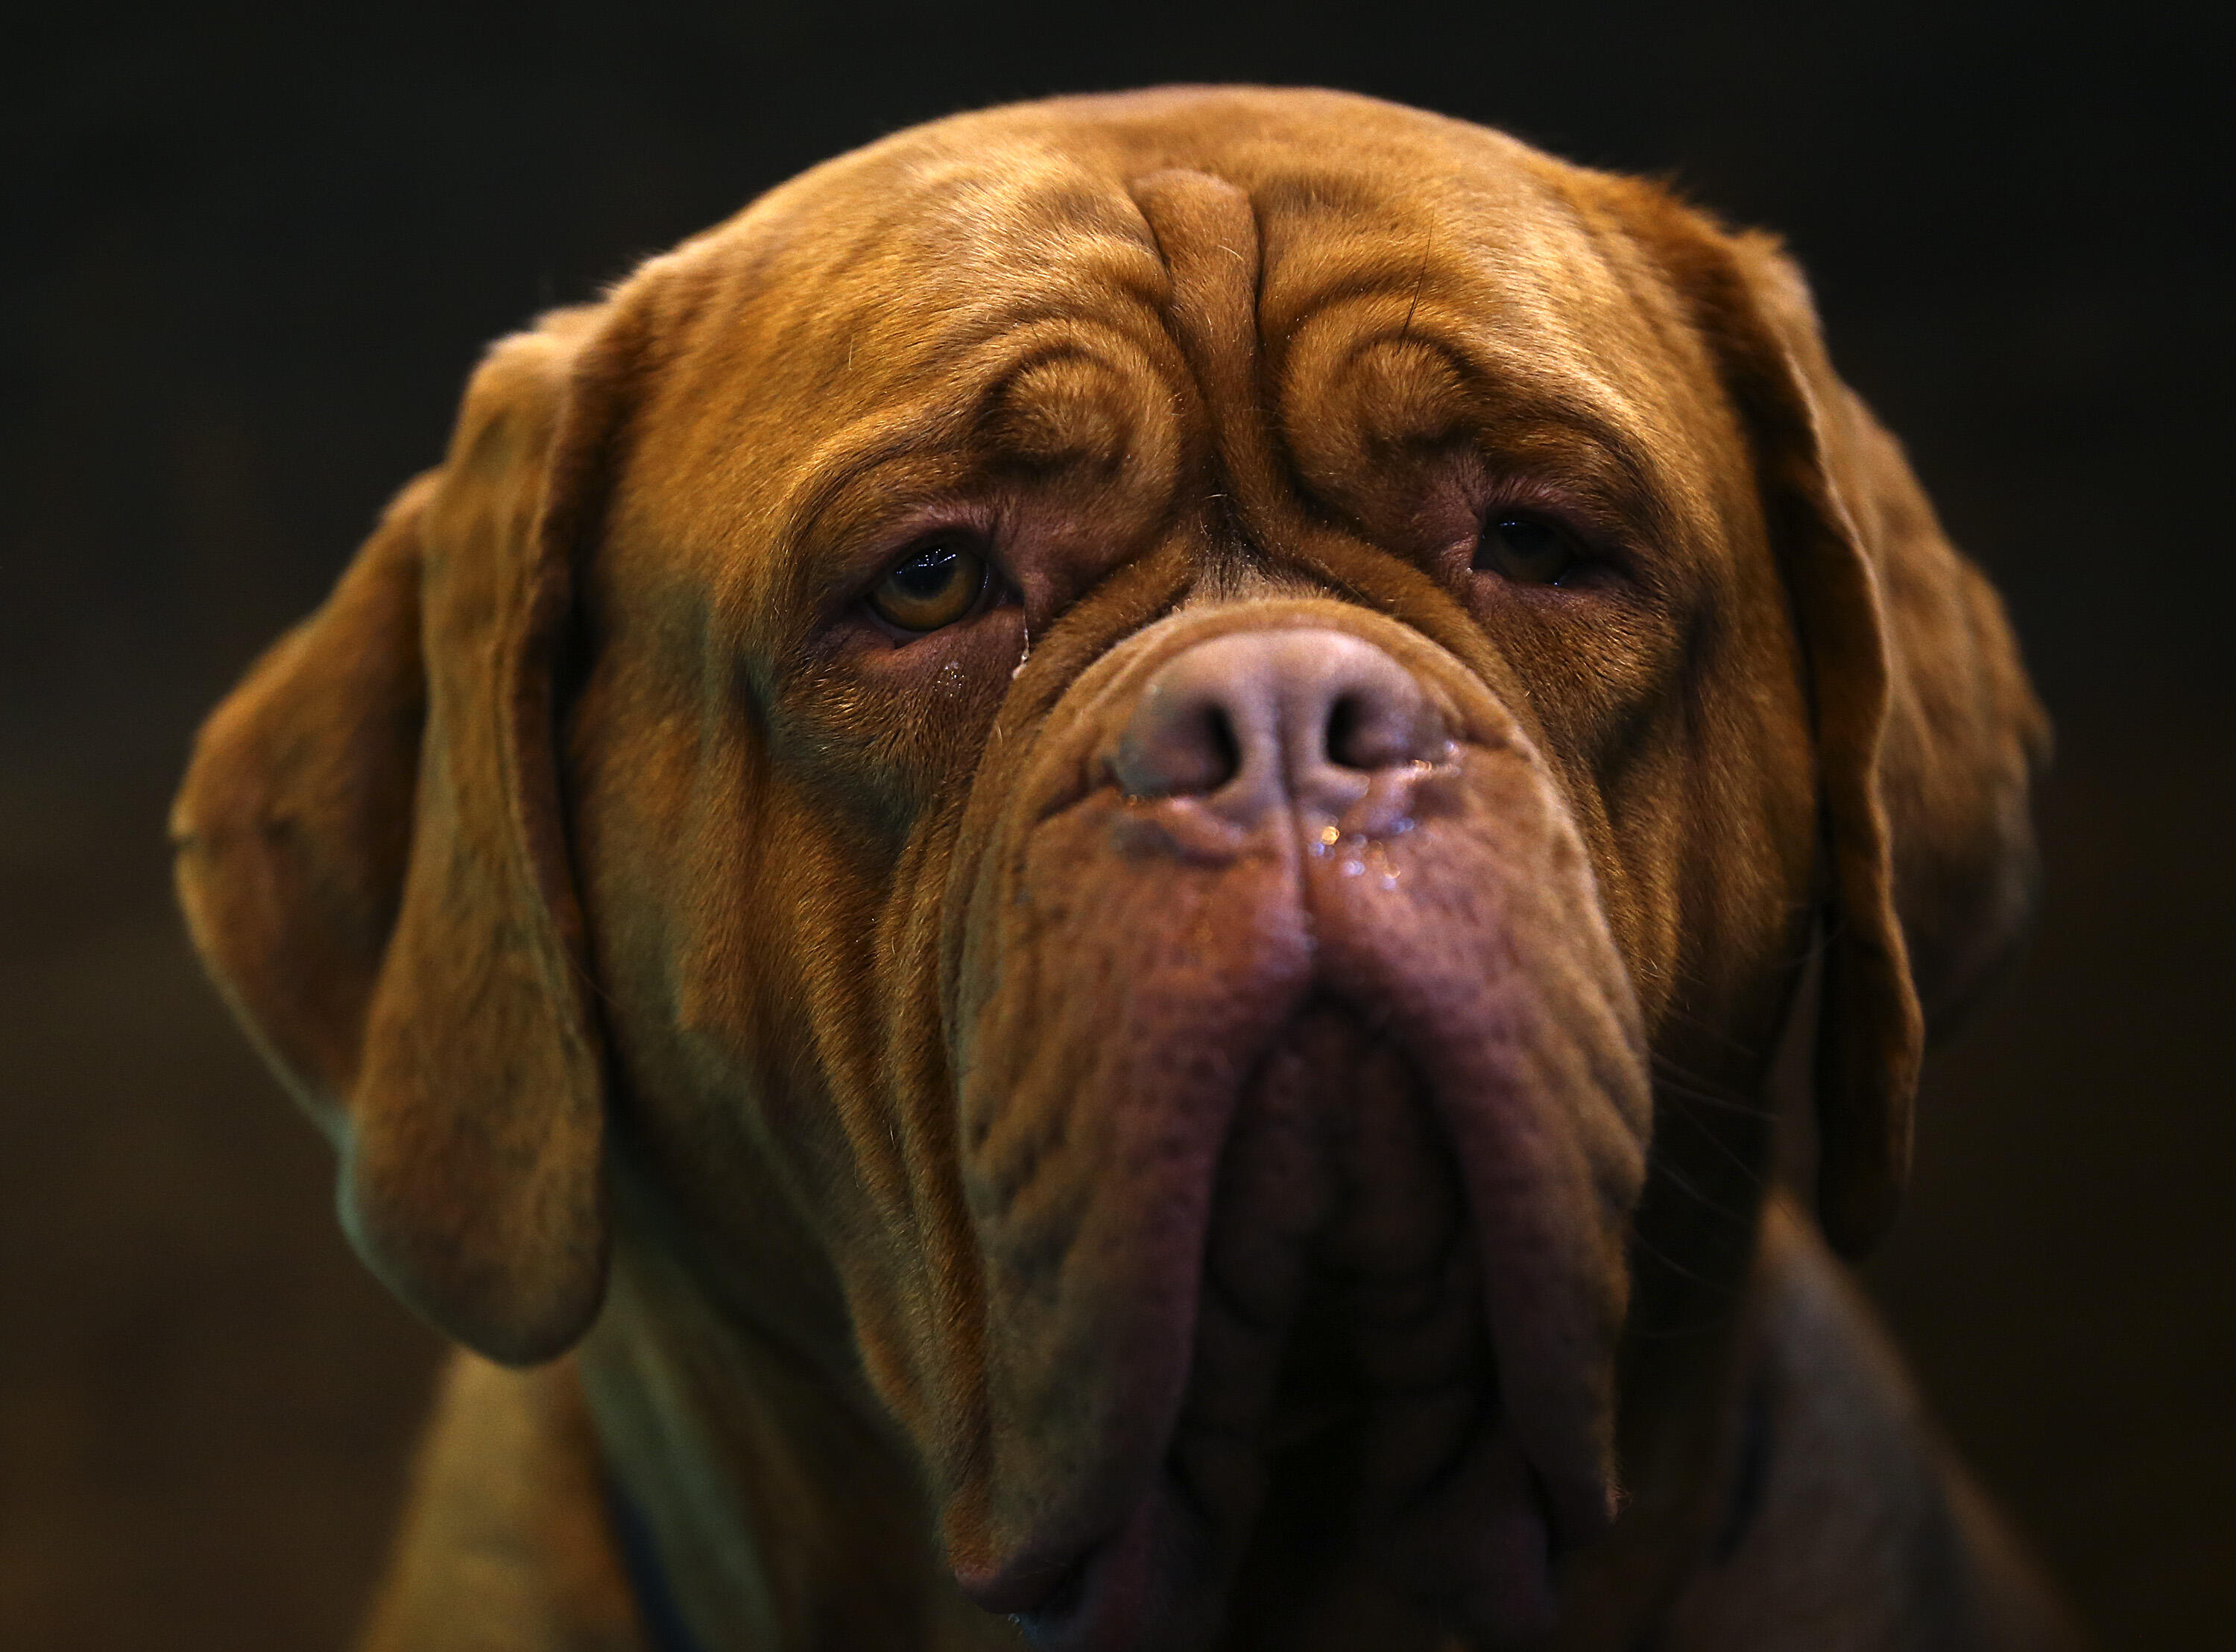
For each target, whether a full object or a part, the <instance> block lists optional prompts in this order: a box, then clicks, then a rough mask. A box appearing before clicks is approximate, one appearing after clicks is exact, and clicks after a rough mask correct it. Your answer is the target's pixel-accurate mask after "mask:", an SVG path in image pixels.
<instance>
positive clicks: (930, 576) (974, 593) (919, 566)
mask: <svg viewBox="0 0 2236 1652" xmlns="http://www.w3.org/2000/svg"><path fill="white" fill-rule="evenodd" d="M985 588H986V559H985V558H984V557H983V556H981V555H979V554H977V552H976V551H972V550H970V549H968V548H966V547H963V546H961V545H956V544H951V543H949V542H947V541H937V542H935V543H933V544H931V545H925V546H921V547H918V548H917V549H916V550H915V551H912V552H911V553H910V554H909V556H908V557H907V559H906V560H905V561H902V562H901V563H900V564H899V565H898V567H895V568H894V569H893V571H892V572H891V573H890V574H886V575H885V579H884V580H882V581H881V582H880V583H879V584H878V588H877V589H876V590H874V591H872V592H871V593H870V607H871V611H872V612H873V613H876V614H877V616H878V618H879V619H880V620H884V621H885V623H886V624H887V625H891V626H899V627H900V628H901V629H902V630H903V631H937V630H938V629H939V628H940V627H941V626H951V625H953V624H954V623H955V622H956V621H957V620H960V619H962V618H963V616H964V615H965V614H967V613H970V610H971V608H972V607H973V606H975V605H976V604H977V600H978V594H979V593H980V592H982V591H983V590H984V589H985Z"/></svg>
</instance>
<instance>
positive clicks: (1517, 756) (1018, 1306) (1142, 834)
mask: <svg viewBox="0 0 2236 1652" xmlns="http://www.w3.org/2000/svg"><path fill="white" fill-rule="evenodd" d="M1330 620H1332V621H1334V622H1333V623H1330V622H1329V621H1330ZM1315 621H1318V623H1314V622H1315ZM987 842H988V843H989V844H990V847H989V848H988V849H986V850H985V853H986V854H987V855H988V856H989V857H990V858H989V860H988V861H987V862H985V863H984V864H983V866H982V867H981V868H980V869H979V870H978V875H977V878H976V879H975V881H974V884H973V889H974V894H973V897H972V899H971V901H970V905H969V908H968V909H967V913H966V917H967V921H968V922H969V924H970V934H969V938H968V941H967V944H966V945H965V947H964V949H963V967H962V969H961V972H960V976H959V979H958V982H957V1001H956V1006H955V1014H956V1019H955V1025H956V1026H957V1033H958V1037H957V1046H958V1048H957V1061H958V1067H957V1070H958V1072H961V1073H962V1074H963V1085H962V1095H961V1114H960V1125H961V1134H960V1144H961V1151H962V1154H963V1174H964V1189H965V1193H966V1196H967V1197H968V1200H969V1204H970V1216H971V1220H972V1223H973V1224H974V1229H975V1231H976V1234H977V1243H978V1247H979V1253H980V1258H981V1262H982V1266H983V1277H984V1282H985V1288H986V1294H987V1301H988V1320H989V1322H988V1325H987V1328H986V1342H985V1349H984V1355H985V1357H984V1366H985V1384H986V1396H987V1401H986V1402H987V1406H988V1410H989V1416H988V1426H987V1429H986V1434H985V1439H986V1442H987V1444H986V1446H985V1448H984V1452H983V1457H982V1459H979V1461H978V1462H977V1464H976V1465H974V1466H973V1467H972V1468H971V1469H970V1470H967V1471H965V1472H963V1473H962V1474H961V1475H959V1476H957V1481H958V1489H957V1493H956V1494H955V1496H954V1497H952V1498H950V1505H949V1518H948V1522H947V1528H948V1538H949V1545H950V1556H951V1557H952V1558H953V1560H954V1562H955V1564H956V1566H957V1575H958V1577H959V1578H960V1579H961V1580H962V1581H963V1584H964V1587H965V1588H966V1589H967V1590H969V1591H970V1593H971V1594H972V1596H974V1598H976V1599H977V1600H978V1601H979V1602H980V1603H982V1604H983V1605H985V1606H987V1607H989V1608H990V1609H996V1610H1002V1611H1008V1612H1011V1613H1015V1614H1018V1615H1019V1616H1021V1619H1022V1621H1023V1622H1024V1623H1025V1624H1026V1626H1027V1628H1028V1629H1029V1630H1030V1631H1031V1632H1032V1634H1033V1635H1034V1636H1035V1638H1036V1641H1037V1642H1039V1643H1041V1644H1044V1645H1048V1646H1051V1647H1062V1648H1064V1649H1067V1652H1073V1649H1090V1648H1091V1649H1098V1652H1099V1649H1120V1648H1135V1647H1140V1648H1148V1647H1157V1648H1167V1647H1184V1646H1193V1645H1198V1644H1201V1643H1203V1642H1207V1640H1208V1639H1209V1638H1210V1637H1211V1636H1213V1635H1215V1634H1216V1632H1217V1629H1218V1624H1219V1622H1220V1613H1221V1610H1222V1608H1223V1603H1224V1602H1225V1600H1226V1598H1227V1595H1228V1593H1229V1591H1230V1590H1231V1589H1233V1587H1235V1586H1237V1579H1238V1577H1239V1576H1242V1575H1244V1574H1246V1570H1247V1568H1246V1557H1247V1554H1248V1552H1249V1550H1250V1545H1251V1538H1252V1536H1253V1532H1254V1531H1257V1530H1259V1528H1260V1527H1261V1525H1268V1524H1283V1523H1286V1526H1285V1528H1284V1529H1285V1531H1287V1534H1288V1536H1289V1537H1290V1538H1292V1539H1294V1538H1295V1537H1296V1535H1297V1533H1296V1530H1295V1525H1294V1523H1295V1522H1296V1521H1297V1520H1298V1519H1299V1518H1304V1519H1305V1522H1306V1524H1307V1525H1308V1526H1309V1527H1310V1528H1311V1531H1310V1534H1309V1542H1308V1544H1306V1546H1307V1547H1308V1548H1309V1547H1313V1546H1315V1545H1316V1546H1317V1550H1319V1552H1323V1553H1325V1555H1326V1556H1327V1557H1329V1564H1331V1566H1335V1567H1342V1566H1350V1565H1358V1566H1365V1567H1371V1568H1373V1569H1375V1570H1377V1571H1378V1573H1379V1575H1380V1576H1381V1577H1383V1578H1384V1581H1385V1582H1386V1583H1389V1584H1391V1585H1392V1586H1395V1587H1398V1588H1399V1589H1401V1590H1404V1591H1405V1592H1407V1593H1409V1594H1411V1595H1413V1596H1417V1597H1418V1598H1419V1599H1420V1601H1421V1602H1422V1603H1423V1605H1424V1609H1427V1610H1428V1611H1430V1612H1431V1613H1432V1614H1434V1615H1436V1616H1439V1617H1441V1618H1443V1619H1444V1620H1446V1621H1448V1622H1450V1623H1453V1624H1455V1625H1456V1626H1457V1627H1461V1628H1463V1629H1469V1630H1470V1631H1472V1632H1475V1633H1476V1634H1479V1635H1483V1636H1489V1637H1490V1638H1492V1639H1494V1640H1503V1639H1507V1638H1511V1637H1514V1636H1520V1635H1523V1634H1526V1633H1529V1632H1533V1631H1535V1630H1536V1629H1541V1628H1542V1627H1543V1626H1544V1624H1545V1623H1546V1622H1547V1621H1548V1620H1549V1616H1550V1612H1551V1608H1552V1585H1551V1569H1552V1566H1553V1564H1554V1561H1555V1557H1557V1554H1558V1552H1559V1551H1560V1550H1562V1548H1563V1547H1564V1546H1567V1545H1570V1544H1575V1543H1577V1542H1580V1541H1582V1540H1584V1539H1586V1538H1588V1537H1591V1536H1593V1535H1595V1534H1596V1533H1597V1532H1598V1531H1600V1530H1601V1529H1603V1527H1604V1525H1605V1524H1606V1522H1607V1521H1608V1518H1610V1517H1611V1514H1612V1511H1613V1506H1614V1503H1615V1472H1614V1464H1613V1454H1612V1439H1613V1393H1612V1380H1613V1358H1614V1348H1615V1337H1616V1334H1617V1332H1618V1330H1619V1328H1620V1323H1621V1315H1622V1312H1623V1307H1624V1301H1625V1292H1626V1288H1627V1281H1626V1275H1625V1272H1624V1264H1623V1240H1624V1235H1625V1230H1626V1228H1627V1224H1628V1216H1629V1212H1630V1210H1631V1208H1632V1206H1633V1205H1634V1202H1635V1200H1636V1197H1637V1192H1638V1185H1639V1180H1640V1177H1641V1167H1642V1162H1643V1151H1644V1143H1645V1130H1646V1118H1647V1108H1646V1084H1645V1077H1644V1071H1645V1068H1644V1062H1643V1059H1642V1053H1641V1052H1642V1044H1641V1038H1640V1035H1639V1032H1638V1027H1637V1019H1636V1009H1635V1005H1634V1000H1632V997H1631V995H1630V993H1629V989H1628V978H1627V976H1626V975H1625V974H1624V972H1623V971H1622V969H1621V966H1620V964H1619V962H1618V960H1617V959H1616V956H1615V950H1614V947H1613V943H1612V941H1610V939H1609V938H1608V933H1607V929H1606V926H1605V923H1604V921H1603V918H1602V917H1601V913H1600V911H1599V908H1598V905H1597V901H1596V896H1595V891H1594V888H1593V884H1592V881H1591V876H1590V873H1589V870H1588V865H1587V863H1586V862H1585V860H1584V856H1583V853H1582V848H1581V845H1580V844H1579V843H1578V842H1577V840H1576V838H1575V833H1574V830H1573V829H1572V827H1571V826H1570V824H1569V823H1568V817H1567V815H1566V813H1565V810H1563V809H1562V805H1561V802H1560V797H1559V794H1558V792H1557V790H1556V789H1555V786H1554V785H1553V783H1552V782H1551V780H1550V778H1549V776H1548V774H1547V772H1546V770H1545V769H1544V766H1543V764H1542V761H1540V760H1539V759H1538V758H1537V757H1536V753H1535V751H1534V749H1532V748H1531V747H1530V746H1529V744H1528V742H1527V741H1526V739H1525V738H1524V737H1522V734H1521V732H1520V731H1519V730H1518V729H1517V728H1516V726H1515V724H1514V723H1513V721H1512V719H1511V718H1510V717H1509V716H1508V715H1507V714H1506V713H1505V711H1503V708H1502V707H1501V706H1499V705H1498V704H1497V703H1496V700H1495V699H1494V698H1492V697H1491V696H1490V695H1489V694H1488V693H1487V692H1485V691H1484V690H1483V688H1482V687H1481V685H1479V684H1478V683H1476V681H1475V680H1474V679H1473V678H1471V677H1470V676H1468V674H1467V673H1465V672H1464V671H1463V669H1462V668H1460V667H1459V665H1458V664H1457V662H1456V661H1453V660H1451V659H1450V657H1449V656H1445V655H1444V654H1443V653H1442V652H1441V651H1438V650H1436V649H1435V648H1434V647H1433V646H1431V645H1430V644H1428V643H1426V642H1425V641H1424V639H1420V638H1419V637H1418V636H1417V634H1416V633H1411V632H1408V631H1405V630H1404V629H1403V628H1402V627H1399V626H1395V625H1394V624H1391V622H1388V621H1385V620H1379V619H1378V618H1377V617H1374V616H1371V615H1361V614H1358V613H1357V612H1356V611H1355V610H1351V609H1347V608H1344V607H1341V606H1338V605H1335V604H1332V603H1283V604H1252V605H1247V606H1242V607H1238V608H1233V609H1213V610H1211V611H1209V612H1208V613H1184V614H1182V615H1180V616H1178V617H1176V618H1175V619H1174V620H1167V621H1165V622H1163V623H1162V624H1161V625H1160V626H1155V627H1153V628H1152V629H1151V630H1150V631H1148V632H1146V633H1141V636H1139V637H1137V638H1135V639H1132V640H1131V641H1130V642H1129V643H1128V644H1127V645H1125V646H1123V647H1122V648H1121V650H1118V651H1114V656H1113V658H1112V659H1108V660H1107V661H1106V662H1105V664H1104V665H1103V666H1102V667H1101V668H1099V669H1098V672H1094V673H1090V674H1089V675H1088V678H1083V679H1082V682H1081V683H1080V684H1079V685H1076V686H1075V688H1074V689H1073V691H1072V692H1070V693H1069V694H1068V695H1067V696H1066V697H1065V699H1064V702H1063V703H1062V705H1060V706H1059V707H1058V710H1057V712H1056V715H1054V716H1052V717H1051V718H1050V720H1049V725H1048V728H1047V730H1046V731H1045V732H1044V733H1043V735H1042V739H1041V741H1040V743H1039V749H1038V750H1037V751H1036V755H1035V757H1034V758H1033V760H1032V761H1031V763H1030V764H1029V765H1028V768H1027V772H1026V774H1025V776H1024V777H1023V783H1022V784H1021V785H1020V786H1018V787H1017V788H1016V799H1015V801H1014V806H1012V807H1010V808H1009V810H1007V811H1006V812H1005V814H1004V816H1003V819H1002V821H1001V822H1000V823H998V824H996V825H995V826H994V827H993V829H991V831H990V834H989V836H988V838H987ZM1305 1504H1311V1505H1314V1506H1313V1507H1312V1508H1311V1509H1310V1510H1309V1511H1306V1510H1305V1508H1304V1507H1303V1505H1305ZM1288 1546H1290V1547H1293V1546H1294V1544H1293V1542H1292V1543H1291V1544H1289V1545H1288ZM1245 1586H1246V1577H1245Z"/></svg>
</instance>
